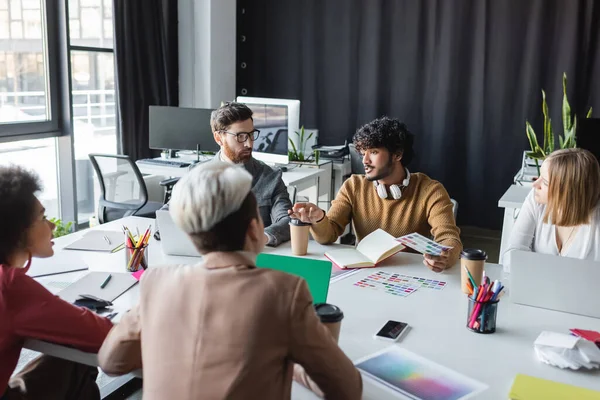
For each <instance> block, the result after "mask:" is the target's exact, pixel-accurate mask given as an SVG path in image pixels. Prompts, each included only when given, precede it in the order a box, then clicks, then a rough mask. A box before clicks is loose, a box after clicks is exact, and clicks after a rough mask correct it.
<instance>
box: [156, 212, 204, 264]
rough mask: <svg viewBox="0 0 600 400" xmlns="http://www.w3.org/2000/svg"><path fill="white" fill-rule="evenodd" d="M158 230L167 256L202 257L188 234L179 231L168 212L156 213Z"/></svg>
mask: <svg viewBox="0 0 600 400" xmlns="http://www.w3.org/2000/svg"><path fill="white" fill-rule="evenodd" d="M156 229H157V230H158V232H160V243H161V245H162V250H163V252H164V253H165V254H168V255H170V256H186V257H200V256H201V255H200V253H198V250H197V249H196V247H195V246H194V243H193V242H192V240H191V239H190V238H189V236H188V235H187V233H185V232H184V231H182V230H181V229H179V227H178V226H177V225H175V222H174V221H173V218H171V214H170V213H169V211H167V210H158V211H156Z"/></svg>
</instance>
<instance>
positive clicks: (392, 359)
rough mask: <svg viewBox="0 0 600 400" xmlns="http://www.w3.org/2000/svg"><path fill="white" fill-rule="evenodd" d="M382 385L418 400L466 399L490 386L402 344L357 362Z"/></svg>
mask: <svg viewBox="0 0 600 400" xmlns="http://www.w3.org/2000/svg"><path fill="white" fill-rule="evenodd" d="M356 367H357V368H358V369H360V370H361V371H362V372H363V373H364V375H365V376H366V377H368V378H371V379H372V380H373V381H375V382H376V383H377V384H378V385H379V386H381V387H382V388H384V389H385V390H387V391H392V392H394V393H395V394H401V395H402V397H408V398H411V399H416V400H459V399H461V400H463V399H468V398H470V397H473V396H474V395H476V394H478V393H481V392H482V391H484V390H485V389H487V386H486V385H485V384H483V383H481V382H478V381H476V380H474V379H471V378H469V377H467V376H464V375H462V374H460V373H458V372H456V371H453V370H451V369H449V368H446V367H443V366H441V365H439V364H436V363H434V362H432V361H429V360H427V359H426V358H423V357H421V356H418V355H417V354H414V353H411V352H410V351H408V350H405V349H402V348H400V347H398V346H392V347H389V348H387V349H384V350H383V351H380V352H378V353H375V354H373V355H370V356H368V357H366V358H364V359H362V360H358V361H357V362H356Z"/></svg>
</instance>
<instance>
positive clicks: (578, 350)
mask: <svg viewBox="0 0 600 400" xmlns="http://www.w3.org/2000/svg"><path fill="white" fill-rule="evenodd" d="M534 348H535V353H536V354H537V356H538V358H539V359H540V361H542V362H544V363H546V364H550V365H554V366H556V367H559V368H571V369H579V368H581V367H583V368H587V369H593V368H598V367H600V349H598V347H597V346H596V344H595V343H594V342H590V341H589V340H585V339H582V338H580V337H576V336H571V335H567V334H564V333H556V332H547V331H544V332H542V333H541V334H540V336H538V338H537V339H536V340H535V343H534Z"/></svg>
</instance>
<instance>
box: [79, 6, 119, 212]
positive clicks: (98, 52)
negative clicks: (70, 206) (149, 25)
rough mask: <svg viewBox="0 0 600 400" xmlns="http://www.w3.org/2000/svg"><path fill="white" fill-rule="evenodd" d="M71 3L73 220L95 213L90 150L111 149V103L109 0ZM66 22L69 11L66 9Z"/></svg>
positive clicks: (114, 146)
mask: <svg viewBox="0 0 600 400" xmlns="http://www.w3.org/2000/svg"><path fill="white" fill-rule="evenodd" d="M75 3H77V8H78V11H79V12H80V18H79V20H78V21H77V22H78V26H79V27H80V28H81V38H80V39H79V38H76V37H75V36H74V35H73V33H71V46H70V49H71V52H70V55H71V71H72V75H71V85H72V88H73V92H72V99H73V103H72V107H73V110H72V113H73V122H74V125H73V126H74V129H73V140H74V149H75V155H74V156H75V174H76V180H77V214H78V215H77V220H78V223H79V224H83V223H86V222H87V221H89V218H90V216H92V215H95V214H96V210H97V208H98V204H97V203H98V198H99V196H100V188H99V185H98V182H97V180H96V178H95V176H94V173H93V169H92V164H91V162H90V161H89V157H88V155H89V154H90V153H112V154H115V153H117V119H116V114H117V106H116V93H115V66H114V63H115V60H114V54H113V50H112V48H113V40H112V36H113V35H112V26H113V25H112V2H111V1H106V0H79V1H77V0H69V7H70V9H71V8H72V9H74V8H75V7H76V5H75ZM70 18H71V21H70V23H71V25H72V24H73V21H74V20H73V18H74V16H73V15H71V16H70Z"/></svg>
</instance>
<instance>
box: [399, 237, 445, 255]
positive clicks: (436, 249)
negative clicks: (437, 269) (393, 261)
mask: <svg viewBox="0 0 600 400" xmlns="http://www.w3.org/2000/svg"><path fill="white" fill-rule="evenodd" d="M396 240H397V241H399V242H400V243H402V244H403V245H405V246H406V247H410V248H411V249H413V250H416V251H418V252H419V253H423V254H430V255H432V256H439V255H440V254H442V250H450V249H451V248H452V247H450V246H444V245H441V244H439V243H436V242H434V241H433V240H431V239H428V238H426V237H425V236H423V235H420V234H418V233H416V232H415V233H411V234H409V235H404V236H402V237H399V238H397V239H396Z"/></svg>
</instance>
